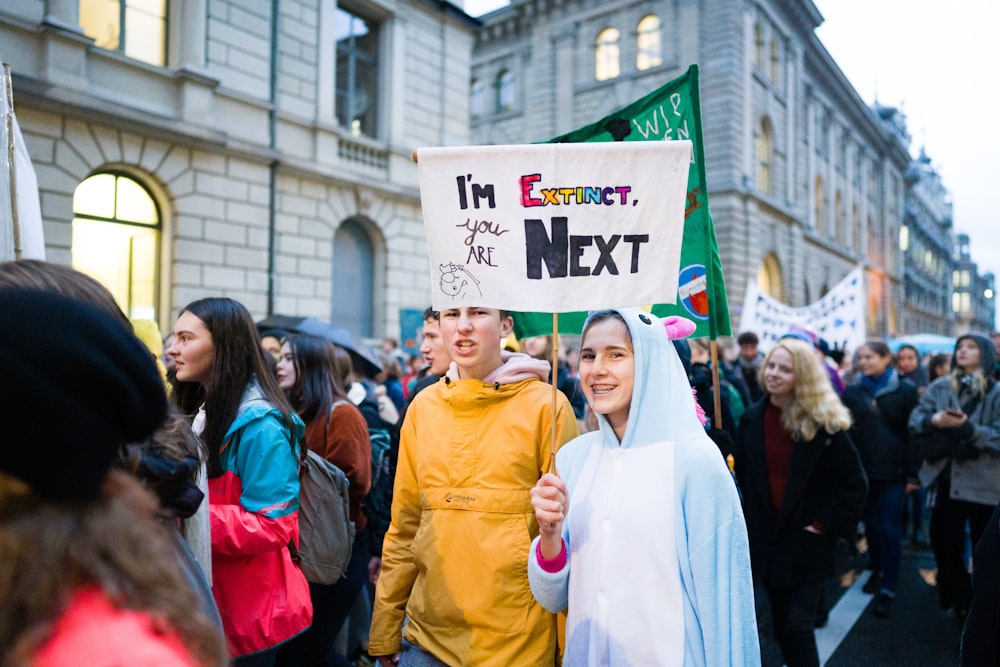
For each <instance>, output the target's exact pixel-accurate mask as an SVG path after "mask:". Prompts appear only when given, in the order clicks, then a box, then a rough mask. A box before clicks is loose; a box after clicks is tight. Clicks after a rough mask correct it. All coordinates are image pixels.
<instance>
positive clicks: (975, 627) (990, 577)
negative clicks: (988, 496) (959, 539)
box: [962, 505, 1000, 667]
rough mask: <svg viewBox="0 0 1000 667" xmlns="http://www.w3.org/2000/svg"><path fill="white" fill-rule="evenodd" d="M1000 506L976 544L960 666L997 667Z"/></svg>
mask: <svg viewBox="0 0 1000 667" xmlns="http://www.w3.org/2000/svg"><path fill="white" fill-rule="evenodd" d="M998 524H1000V505H997V508H996V510H994V511H993V516H992V518H990V522H989V523H988V524H986V530H984V531H983V536H982V537H980V538H979V542H978V543H977V544H976V553H975V563H976V567H975V571H974V572H973V573H972V604H971V605H969V615H968V616H967V617H966V619H965V627H964V629H963V631H962V666H963V667H984V666H986V665H1000V525H998Z"/></svg>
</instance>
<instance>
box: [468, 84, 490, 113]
mask: <svg viewBox="0 0 1000 667" xmlns="http://www.w3.org/2000/svg"><path fill="white" fill-rule="evenodd" d="M485 97H486V86H485V85H483V82H482V81H481V80H480V79H473V80H472V85H471V86H469V115H470V116H472V117H473V118H479V117H480V116H482V115H483V99H484V98H485Z"/></svg>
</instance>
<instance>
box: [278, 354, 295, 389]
mask: <svg viewBox="0 0 1000 667" xmlns="http://www.w3.org/2000/svg"><path fill="white" fill-rule="evenodd" d="M277 371H278V386H279V387H281V388H282V389H284V390H285V391H291V390H292V389H294V388H295V382H296V381H297V380H298V378H299V375H298V373H297V372H296V371H295V353H294V352H292V346H291V345H289V344H288V343H285V344H284V345H282V346H281V357H280V358H279V359H278V366H277Z"/></svg>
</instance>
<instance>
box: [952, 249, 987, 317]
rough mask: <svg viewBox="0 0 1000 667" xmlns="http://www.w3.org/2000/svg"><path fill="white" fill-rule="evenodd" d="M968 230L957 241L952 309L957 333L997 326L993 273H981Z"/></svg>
mask: <svg viewBox="0 0 1000 667" xmlns="http://www.w3.org/2000/svg"><path fill="white" fill-rule="evenodd" d="M969 245H970V239H969V235H968V234H959V235H958V237H957V238H956V243H955V254H954V265H953V271H952V284H953V286H954V290H953V291H952V295H951V298H952V302H951V305H952V311H953V312H954V314H955V329H954V331H953V334H954V335H960V334H964V333H968V332H970V331H971V332H976V333H988V332H991V331H994V330H995V329H996V303H995V296H996V284H995V281H994V277H993V274H992V273H987V274H985V275H980V273H979V267H978V266H977V265H976V263H975V262H974V261H972V255H971V253H970V250H969Z"/></svg>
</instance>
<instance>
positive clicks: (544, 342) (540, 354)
mask: <svg viewBox="0 0 1000 667" xmlns="http://www.w3.org/2000/svg"><path fill="white" fill-rule="evenodd" d="M548 346H549V337H548V336H528V337H527V338H524V339H522V340H521V351H522V352H524V353H525V354H528V355H531V356H532V357H534V358H535V359H545V358H546V356H547V355H546V352H547V348H548Z"/></svg>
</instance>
